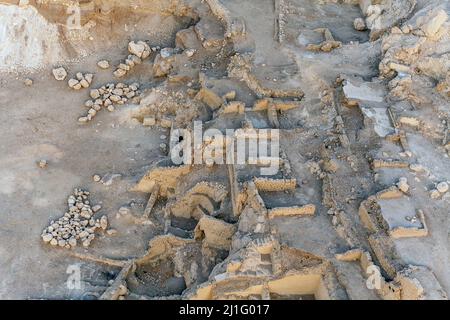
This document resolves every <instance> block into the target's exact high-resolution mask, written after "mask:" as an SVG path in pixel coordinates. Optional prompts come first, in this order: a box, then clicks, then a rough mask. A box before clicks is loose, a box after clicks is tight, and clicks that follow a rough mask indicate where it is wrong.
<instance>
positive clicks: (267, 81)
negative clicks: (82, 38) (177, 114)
mask: <svg viewBox="0 0 450 320" xmlns="http://www.w3.org/2000/svg"><path fill="white" fill-rule="evenodd" d="M292 3H293V5H294V7H295V8H297V9H295V10H294V9H292V11H291V14H290V15H289V16H288V17H287V21H288V23H287V25H286V40H285V43H283V45H282V46H280V45H279V44H278V43H277V41H276V40H275V38H274V30H275V24H274V23H275V22H274V21H275V14H276V12H275V10H274V7H273V1H269V0H263V1H260V2H258V5H255V4H254V3H252V2H251V1H247V2H244V3H242V2H241V1H238V0H230V1H228V2H227V8H228V9H229V10H230V13H231V14H232V16H235V17H242V16H244V17H245V20H246V26H247V28H248V32H249V33H250V34H251V35H252V36H251V41H248V42H246V43H245V46H244V47H242V48H240V49H241V50H243V49H244V48H249V49H252V50H254V54H255V61H254V63H255V66H257V68H256V70H255V74H256V75H257V77H258V78H259V79H260V80H261V82H262V83H263V84H264V85H268V86H273V87H277V86H278V87H291V88H292V87H294V88H301V89H302V90H303V91H304V93H305V96H304V98H303V100H302V106H301V108H297V109H294V110H291V111H289V112H287V113H284V114H281V115H280V123H281V125H280V126H281V128H282V129H287V130H291V131H285V135H284V136H283V139H284V140H282V149H283V151H284V152H285V153H286V154H287V156H288V158H289V160H290V163H291V165H292V171H293V176H294V177H295V178H296V179H297V181H298V185H299V186H298V188H296V190H295V191H292V192H289V193H274V194H264V193H262V194H261V197H262V198H263V200H264V202H265V203H266V205H267V206H268V208H273V207H278V206H294V205H303V204H308V203H312V204H314V205H316V207H317V213H316V215H315V216H314V217H311V218H304V217H296V218H280V219H277V220H275V221H273V222H272V224H273V225H272V227H273V228H274V230H275V231H276V233H277V235H278V236H279V240H280V241H281V242H282V243H285V244H287V245H289V246H292V247H295V248H298V249H301V250H305V251H307V252H310V253H312V254H315V255H317V256H320V257H323V258H324V259H327V260H329V261H331V264H332V266H333V268H334V269H335V271H336V274H337V277H338V279H339V282H340V283H341V284H342V285H343V286H344V287H346V289H347V296H348V298H350V299H378V298H379V297H378V296H377V295H376V294H375V293H374V292H373V291H371V290H369V289H367V287H366V285H365V279H364V277H363V276H362V273H361V270H360V267H359V266H358V265H357V264H356V263H346V262H341V261H337V260H336V259H335V253H337V252H342V251H345V250H346V249H348V245H347V244H346V242H345V241H344V239H343V238H342V237H340V235H339V234H338V233H337V231H336V229H335V228H333V225H332V224H331V218H330V216H329V215H328V214H327V208H326V207H325V206H324V205H323V203H322V200H323V199H322V196H323V194H322V182H321V181H320V179H318V178H317V177H316V176H315V175H314V174H313V173H311V172H310V170H309V167H308V163H309V161H312V160H318V159H320V157H321V155H320V147H321V146H322V144H324V142H325V141H327V139H329V138H330V136H331V135H332V134H331V133H330V132H331V131H332V129H333V125H334V119H333V118H332V117H334V116H335V114H334V113H333V112H332V111H330V110H329V109H326V107H324V106H323V103H322V100H321V98H322V97H323V93H324V91H326V90H329V89H330V88H332V86H333V84H334V81H335V80H336V78H337V77H338V76H339V75H340V74H343V73H346V74H352V75H358V76H361V77H362V78H364V79H365V80H367V81H368V80H370V79H371V78H372V77H375V76H377V73H378V64H379V62H380V50H381V44H380V42H379V41H378V42H374V43H369V42H368V32H357V31H355V30H354V29H353V27H352V22H353V20H354V19H355V18H356V17H359V16H360V15H361V13H360V10H359V9H358V8H357V7H356V6H353V5H346V4H345V5H344V4H326V5H318V4H311V3H310V2H308V1H304V0H295V1H292ZM296 10H297V11H296ZM137 20H138V21H137V23H136V24H135V25H134V27H133V24H129V25H127V23H126V21H125V20H120V19H119V20H118V22H117V25H118V26H119V27H117V30H116V29H115V30H114V31H115V34H114V37H111V38H114V39H116V40H117V39H118V42H117V44H115V45H112V44H111V43H112V42H113V40H111V39H107V38H108V37H105V39H103V40H104V41H105V43H104V44H103V46H102V48H101V50H100V49H99V50H98V51H97V53H96V54H94V55H90V56H88V57H86V58H83V59H81V60H79V61H77V62H72V63H69V64H65V67H66V69H67V71H68V73H69V76H71V75H74V74H75V73H76V72H78V71H82V72H93V73H95V78H94V82H93V84H92V86H91V87H92V88H96V87H100V86H101V85H103V84H106V83H108V82H117V79H114V78H113V76H112V71H113V69H109V70H100V69H99V68H97V66H96V63H97V61H99V60H101V59H108V60H109V61H110V63H111V65H112V66H115V65H117V64H118V63H119V61H120V60H121V59H123V58H124V56H125V53H126V45H127V43H128V41H129V40H131V39H140V38H145V39H150V40H154V43H155V44H162V45H164V44H167V45H169V44H172V45H173V42H174V41H173V40H174V34H175V32H176V30H177V29H183V28H184V27H186V26H187V22H186V21H181V20H182V19H181V20H180V19H175V18H173V17H166V18H165V19H162V18H161V17H159V16H158V15H152V16H151V17H150V18H149V20H147V21H146V20H145V19H144V20H143V19H137ZM322 21H326V23H325V22H322ZM143 26H145V30H146V32H143V31H142V30H143V29H144V27H143ZM161 26H164V28H165V30H166V31H167V32H166V33H164V34H158V32H157V30H158V27H161ZM103 27H105V26H102V28H103ZM122 27H124V28H122ZM318 27H328V28H329V29H330V31H331V33H332V34H333V36H334V37H335V38H336V39H337V40H339V41H342V43H343V45H344V46H343V47H342V48H340V49H337V50H335V51H334V52H333V53H332V54H329V53H312V52H310V51H306V50H304V44H305V41H306V42H307V41H310V40H311V38H310V37H311V33H310V30H311V29H315V28H318ZM118 30H119V31H118ZM103 31H104V30H103ZM151 67H152V66H151V63H150V61H146V62H144V63H143V64H142V65H140V66H138V67H136V69H135V70H133V71H132V72H131V73H130V74H129V76H127V77H126V80H124V82H126V83H133V82H138V83H140V84H141V90H142V91H145V90H146V89H149V88H152V87H154V86H156V85H157V84H158V83H159V80H156V79H154V78H152V76H151V73H152V72H151ZM197 67H198V66H197ZM207 72H209V75H210V76H212V75H214V76H216V75H217V79H216V80H212V81H211V82H214V83H215V86H216V87H219V88H220V89H218V90H223V92H226V91H227V90H226V89H228V87H229V88H233V89H236V91H237V99H238V100H241V101H244V102H245V103H247V104H248V105H251V104H252V103H253V102H254V101H255V99H256V97H255V95H254V94H252V93H251V92H250V90H249V89H248V88H246V87H245V86H244V85H243V84H242V83H239V82H238V80H235V79H226V80H225V79H221V78H222V77H223V76H224V70H222V69H220V68H217V69H214V68H212V69H211V70H207ZM25 77H30V78H31V79H33V81H34V83H33V85H32V86H25V84H24V83H23V81H24V79H25ZM213 87H214V86H213ZM216 87H215V88H214V89H216ZM88 96H89V90H88V89H83V90H80V91H74V90H72V89H70V88H68V86H67V82H66V81H61V82H58V81H55V79H54V78H53V76H52V75H51V67H50V66H49V67H48V68H46V69H44V70H43V71H41V72H37V73H34V74H30V75H21V76H14V75H11V74H2V75H1V76H0V108H1V109H2V112H1V114H0V123H3V126H1V127H0V148H1V153H0V208H1V212H0V257H1V259H0V274H2V278H1V279H0V299H17V298H18V299H27V298H48V299H55V298H56V299H58V298H69V299H90V298H95V297H98V295H99V294H101V293H102V292H103V291H104V289H105V288H106V286H107V285H108V280H110V279H113V278H114V276H115V275H116V273H117V272H118V270H117V269H114V268H105V267H103V266H100V265H98V264H94V263H88V262H82V261H80V260H79V259H75V258H72V257H70V255H68V254H67V251H66V250H63V249H59V248H52V247H50V246H48V245H45V244H43V242H42V241H41V238H40V235H41V232H42V230H43V228H44V227H46V226H47V225H48V223H49V222H50V221H51V220H53V219H57V218H59V217H61V216H62V215H63V213H64V212H65V210H66V199H67V197H68V195H70V194H71V192H72V190H73V188H75V187H81V188H83V189H87V190H89V191H90V192H91V194H92V196H91V201H92V203H93V204H101V205H102V210H101V211H100V212H99V213H98V215H104V214H105V215H107V216H108V218H109V221H110V224H111V227H112V228H114V229H117V231H118V233H117V235H115V236H106V235H101V236H98V237H97V238H96V239H95V240H94V241H93V245H92V246H91V247H90V248H89V251H87V250H84V249H82V248H77V250H78V251H79V252H85V251H86V252H89V253H93V254H97V255H101V256H107V257H111V258H117V259H126V258H131V257H137V256H140V255H142V254H143V253H144V251H145V250H146V249H147V244H148V240H150V239H151V238H152V237H154V236H155V235H157V234H160V233H161V230H159V229H157V227H155V226H142V225H136V224H135V223H134V222H133V220H132V219H131V218H129V217H128V218H127V217H122V218H120V219H119V218H116V213H117V211H118V209H119V208H120V207H122V206H129V207H131V208H132V212H133V214H135V215H140V214H142V212H143V210H144V206H145V204H146V201H147V197H148V195H146V194H140V193H133V192H130V191H129V190H130V188H131V187H132V186H134V184H135V183H136V182H137V181H138V180H139V179H140V177H142V175H143V174H144V173H145V172H146V169H147V168H148V167H149V166H150V165H151V164H152V163H154V162H155V161H157V160H159V159H162V158H163V157H164V155H163V154H162V152H161V150H160V148H159V145H160V143H161V142H166V143H167V141H162V140H161V138H160V136H161V135H165V136H168V131H167V130H164V129H158V128H156V127H155V128H149V127H144V126H142V125H141V124H140V123H138V122H137V121H133V120H132V119H131V118H130V117H129V112H128V111H129V110H131V109H133V107H136V106H133V105H126V106H122V107H120V106H119V107H118V108H117V110H116V111H115V112H113V113H110V112H107V111H106V110H103V111H102V112H100V113H99V115H98V116H96V117H95V119H94V120H93V121H91V122H90V123H88V124H85V125H83V124H80V123H78V122H77V119H78V117H79V116H80V115H82V114H84V112H85V111H86V110H85V107H83V104H84V101H85V100H87V99H88ZM342 118H343V121H344V124H345V127H346V130H347V135H348V137H349V138H350V140H351V141H350V142H351V146H350V147H349V148H348V150H345V152H348V153H345V152H342V153H343V154H344V155H345V157H346V158H347V156H348V157H352V159H354V161H355V162H356V169H355V170H354V171H351V170H350V169H349V166H348V164H347V163H344V161H343V165H342V166H341V168H340V169H339V171H338V172H337V173H336V179H338V181H339V185H338V186H337V191H336V192H337V195H338V197H340V198H339V199H340V200H341V202H342V207H343V208H344V209H345V212H346V215H347V218H348V219H349V224H350V227H351V228H352V229H353V231H354V230H357V232H355V233H356V238H357V239H358V242H359V245H360V246H361V247H362V248H363V249H367V248H369V245H368V243H367V235H368V234H367V232H366V231H365V230H364V228H363V226H362V225H361V222H360V221H359V216H358V207H359V204H360V203H361V202H362V201H363V200H365V199H367V197H368V196H370V195H372V194H374V193H376V192H377V191H379V190H381V189H383V188H384V187H385V186H389V185H392V184H394V183H396V181H398V178H399V177H400V176H404V175H406V174H408V173H407V172H405V171H402V170H388V171H384V170H380V171H379V177H378V181H377V182H375V181H374V178H373V173H372V172H371V171H370V168H369V162H368V160H367V157H366V156H367V155H368V154H371V153H372V154H376V153H378V155H379V154H381V153H382V152H383V151H391V152H393V153H398V152H399V151H400V149H398V150H397V149H395V148H393V147H392V144H391V145H389V146H381V148H380V149H379V150H378V147H380V146H378V145H370V146H368V145H367V144H368V142H370V139H366V138H367V137H366V136H365V134H367V131H368V130H366V128H365V123H364V118H363V115H362V113H361V112H360V111H359V110H358V109H356V108H354V109H349V108H345V109H343V111H342ZM248 119H251V121H252V122H253V125H254V126H255V127H261V128H265V127H267V126H268V122H267V119H266V117H265V116H264V115H259V114H256V113H255V114H252V113H249V114H248ZM241 120H242V119H241V118H239V117H238V116H236V117H235V118H233V117H232V116H230V117H229V118H227V117H223V118H222V120H221V121H217V122H215V121H212V124H213V125H214V126H216V127H218V128H226V127H227V126H230V127H236V126H238V125H240V121H241ZM295 130H297V131H295ZM408 138H410V143H411V148H412V150H411V151H413V152H414V153H415V154H418V155H422V156H421V157H419V159H418V160H419V163H424V164H425V163H426V164H428V165H429V166H430V167H431V169H432V170H433V173H434V174H435V175H436V177H437V178H436V179H440V180H444V179H447V180H450V176H449V174H448V172H449V171H448V169H449V166H448V163H447V164H445V165H444V164H442V163H441V161H440V160H439V159H440V158H439V157H440V156H441V155H439V154H438V153H436V150H435V149H434V148H433V146H432V145H427V144H426V141H424V140H422V137H420V136H411V137H408ZM383 148H386V149H383ZM389 148H390V150H387V149H389ZM424 155H428V156H424ZM41 159H45V160H47V161H48V167H47V168H45V169H42V168H39V166H38V165H37V162H38V161H39V160H41ZM242 171H245V170H242ZM204 172H205V171H202V172H201V173H199V174H198V175H196V174H195V173H194V174H193V175H192V180H193V181H190V182H194V180H195V179H198V181H201V180H204ZM108 173H117V174H121V175H122V177H121V178H120V179H117V180H115V181H114V182H113V184H112V185H111V186H104V185H102V184H101V183H98V182H94V181H93V179H92V176H93V175H94V174H99V175H101V176H103V175H105V174H108ZM225 175H226V171H224V170H221V169H220V168H219V169H218V168H214V169H211V170H209V177H208V178H209V179H216V180H217V181H225V182H224V183H225V184H226V180H227V179H226V176H225ZM243 176H244V173H243V174H242V176H241V178H242V177H243ZM408 178H409V181H414V177H413V176H408ZM425 184H428V185H430V184H431V182H430V181H425V182H421V183H417V185H416V183H415V182H412V183H411V185H412V189H413V190H414V197H415V201H416V202H417V203H416V204H417V205H418V206H426V205H427V203H428V201H429V198H428V194H427V192H426V191H425V190H423V185H425ZM351 189H354V190H357V193H356V198H354V199H351V200H352V201H346V200H347V198H348V197H350V196H354V195H355V192H353V191H352V192H351V191H350V190H351ZM161 206H162V205H161V203H158V204H157V209H156V210H155V211H156V215H159V216H160V215H161V210H160V209H161ZM427 211H428V214H427V222H428V226H429V229H430V236H429V237H427V238H426V239H401V240H396V241H395V246H396V247H397V249H398V251H399V252H400V255H401V258H402V259H403V260H404V261H405V262H406V263H409V264H416V265H425V266H428V267H429V268H430V269H432V270H433V272H434V273H435V275H436V277H437V279H438V280H439V282H440V283H441V285H442V287H443V288H444V290H445V291H447V292H450V275H449V273H448V266H449V263H450V262H449V259H448V256H449V247H448V240H449V238H448V227H447V228H443V227H441V225H446V226H448V212H447V211H448V203H447V202H442V203H438V204H433V205H432V206H429V207H428V210H427ZM73 265H78V266H80V268H81V272H82V278H83V287H82V288H80V289H76V290H71V289H69V288H68V287H67V285H66V281H67V279H68V276H69V275H68V274H67V268H68V267H71V266H73ZM155 290H156V289H155ZM156 291H157V290H156Z"/></svg>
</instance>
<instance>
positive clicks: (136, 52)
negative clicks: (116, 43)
mask: <svg viewBox="0 0 450 320" xmlns="http://www.w3.org/2000/svg"><path fill="white" fill-rule="evenodd" d="M158 49H159V47H154V48H150V46H149V45H148V44H147V43H146V42H144V41H137V42H134V41H131V42H130V43H129V44H128V52H129V53H130V54H129V55H128V57H127V58H126V59H125V62H124V63H121V64H119V66H118V67H117V69H116V71H114V73H113V74H114V76H115V77H117V78H121V77H123V76H125V75H126V74H127V72H128V71H130V70H131V69H132V68H133V67H134V66H135V65H137V64H141V63H142V60H145V59H147V58H148V57H149V56H150V53H151V52H155V51H157V50H158Z"/></svg>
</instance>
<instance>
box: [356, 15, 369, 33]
mask: <svg viewBox="0 0 450 320" xmlns="http://www.w3.org/2000/svg"><path fill="white" fill-rule="evenodd" d="M353 27H354V28H355V30H357V31H364V30H366V29H367V26H366V22H365V21H364V19H363V18H356V19H355V21H353Z"/></svg>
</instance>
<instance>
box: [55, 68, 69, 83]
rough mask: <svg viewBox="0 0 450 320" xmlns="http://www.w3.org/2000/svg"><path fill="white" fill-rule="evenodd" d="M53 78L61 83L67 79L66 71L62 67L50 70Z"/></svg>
mask: <svg viewBox="0 0 450 320" xmlns="http://www.w3.org/2000/svg"><path fill="white" fill-rule="evenodd" d="M52 72H53V77H55V79H56V80H58V81H63V80H64V79H66V77H67V71H66V69H64V68H63V67H59V68H55V69H53V70H52Z"/></svg>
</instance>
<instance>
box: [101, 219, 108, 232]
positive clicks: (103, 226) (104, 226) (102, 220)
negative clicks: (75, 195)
mask: <svg viewBox="0 0 450 320" xmlns="http://www.w3.org/2000/svg"><path fill="white" fill-rule="evenodd" d="M100 228H102V229H103V230H106V228H108V218H107V217H106V216H102V217H101V218H100Z"/></svg>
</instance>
